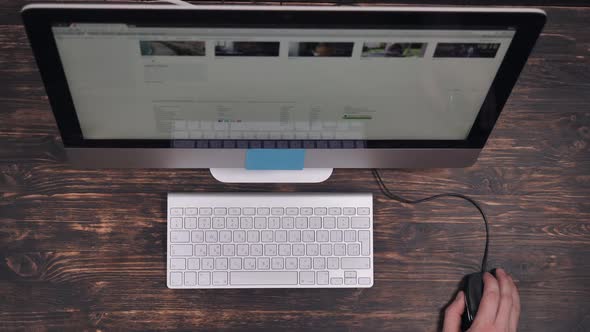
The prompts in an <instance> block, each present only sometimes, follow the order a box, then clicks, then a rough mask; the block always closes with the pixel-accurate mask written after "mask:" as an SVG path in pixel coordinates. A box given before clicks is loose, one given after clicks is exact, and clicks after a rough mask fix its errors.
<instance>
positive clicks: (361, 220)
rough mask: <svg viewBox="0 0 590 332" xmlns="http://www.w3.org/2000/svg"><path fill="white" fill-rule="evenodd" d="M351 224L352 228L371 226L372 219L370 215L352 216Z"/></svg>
mask: <svg viewBox="0 0 590 332" xmlns="http://www.w3.org/2000/svg"><path fill="white" fill-rule="evenodd" d="M350 224H351V227H352V228H369V227H371V219H370V218H369V217H351V218H350Z"/></svg>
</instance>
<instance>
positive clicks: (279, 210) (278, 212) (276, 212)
mask: <svg viewBox="0 0 590 332" xmlns="http://www.w3.org/2000/svg"><path fill="white" fill-rule="evenodd" d="M284 213H285V209H283V208H282V207H274V208H271V209H270V214H272V215H273V216H281V215H283V214H284Z"/></svg>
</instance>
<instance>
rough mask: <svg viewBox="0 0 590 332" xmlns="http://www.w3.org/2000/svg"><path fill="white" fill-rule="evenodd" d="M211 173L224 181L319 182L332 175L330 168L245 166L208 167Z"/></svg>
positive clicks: (220, 180) (218, 179)
mask: <svg viewBox="0 0 590 332" xmlns="http://www.w3.org/2000/svg"><path fill="white" fill-rule="evenodd" d="M209 171H210V172H211V175H213V177H214V178H215V179H216V180H217V181H219V182H226V183H319V182H324V181H326V180H327V179H328V178H329V177H330V175H332V171H333V169H332V168H305V169H302V170H248V169H245V168H210V169H209Z"/></svg>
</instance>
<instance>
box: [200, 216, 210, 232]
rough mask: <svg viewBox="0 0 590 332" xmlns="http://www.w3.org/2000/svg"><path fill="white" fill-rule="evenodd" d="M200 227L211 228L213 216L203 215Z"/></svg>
mask: <svg viewBox="0 0 590 332" xmlns="http://www.w3.org/2000/svg"><path fill="white" fill-rule="evenodd" d="M199 228H200V229H209V228H211V218H209V217H201V218H199Z"/></svg>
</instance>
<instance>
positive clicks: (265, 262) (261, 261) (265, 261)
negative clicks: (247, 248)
mask: <svg viewBox="0 0 590 332" xmlns="http://www.w3.org/2000/svg"><path fill="white" fill-rule="evenodd" d="M257 261H258V263H257V264H256V266H257V268H258V269H259V270H268V269H270V258H268V257H258V259H257Z"/></svg>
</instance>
